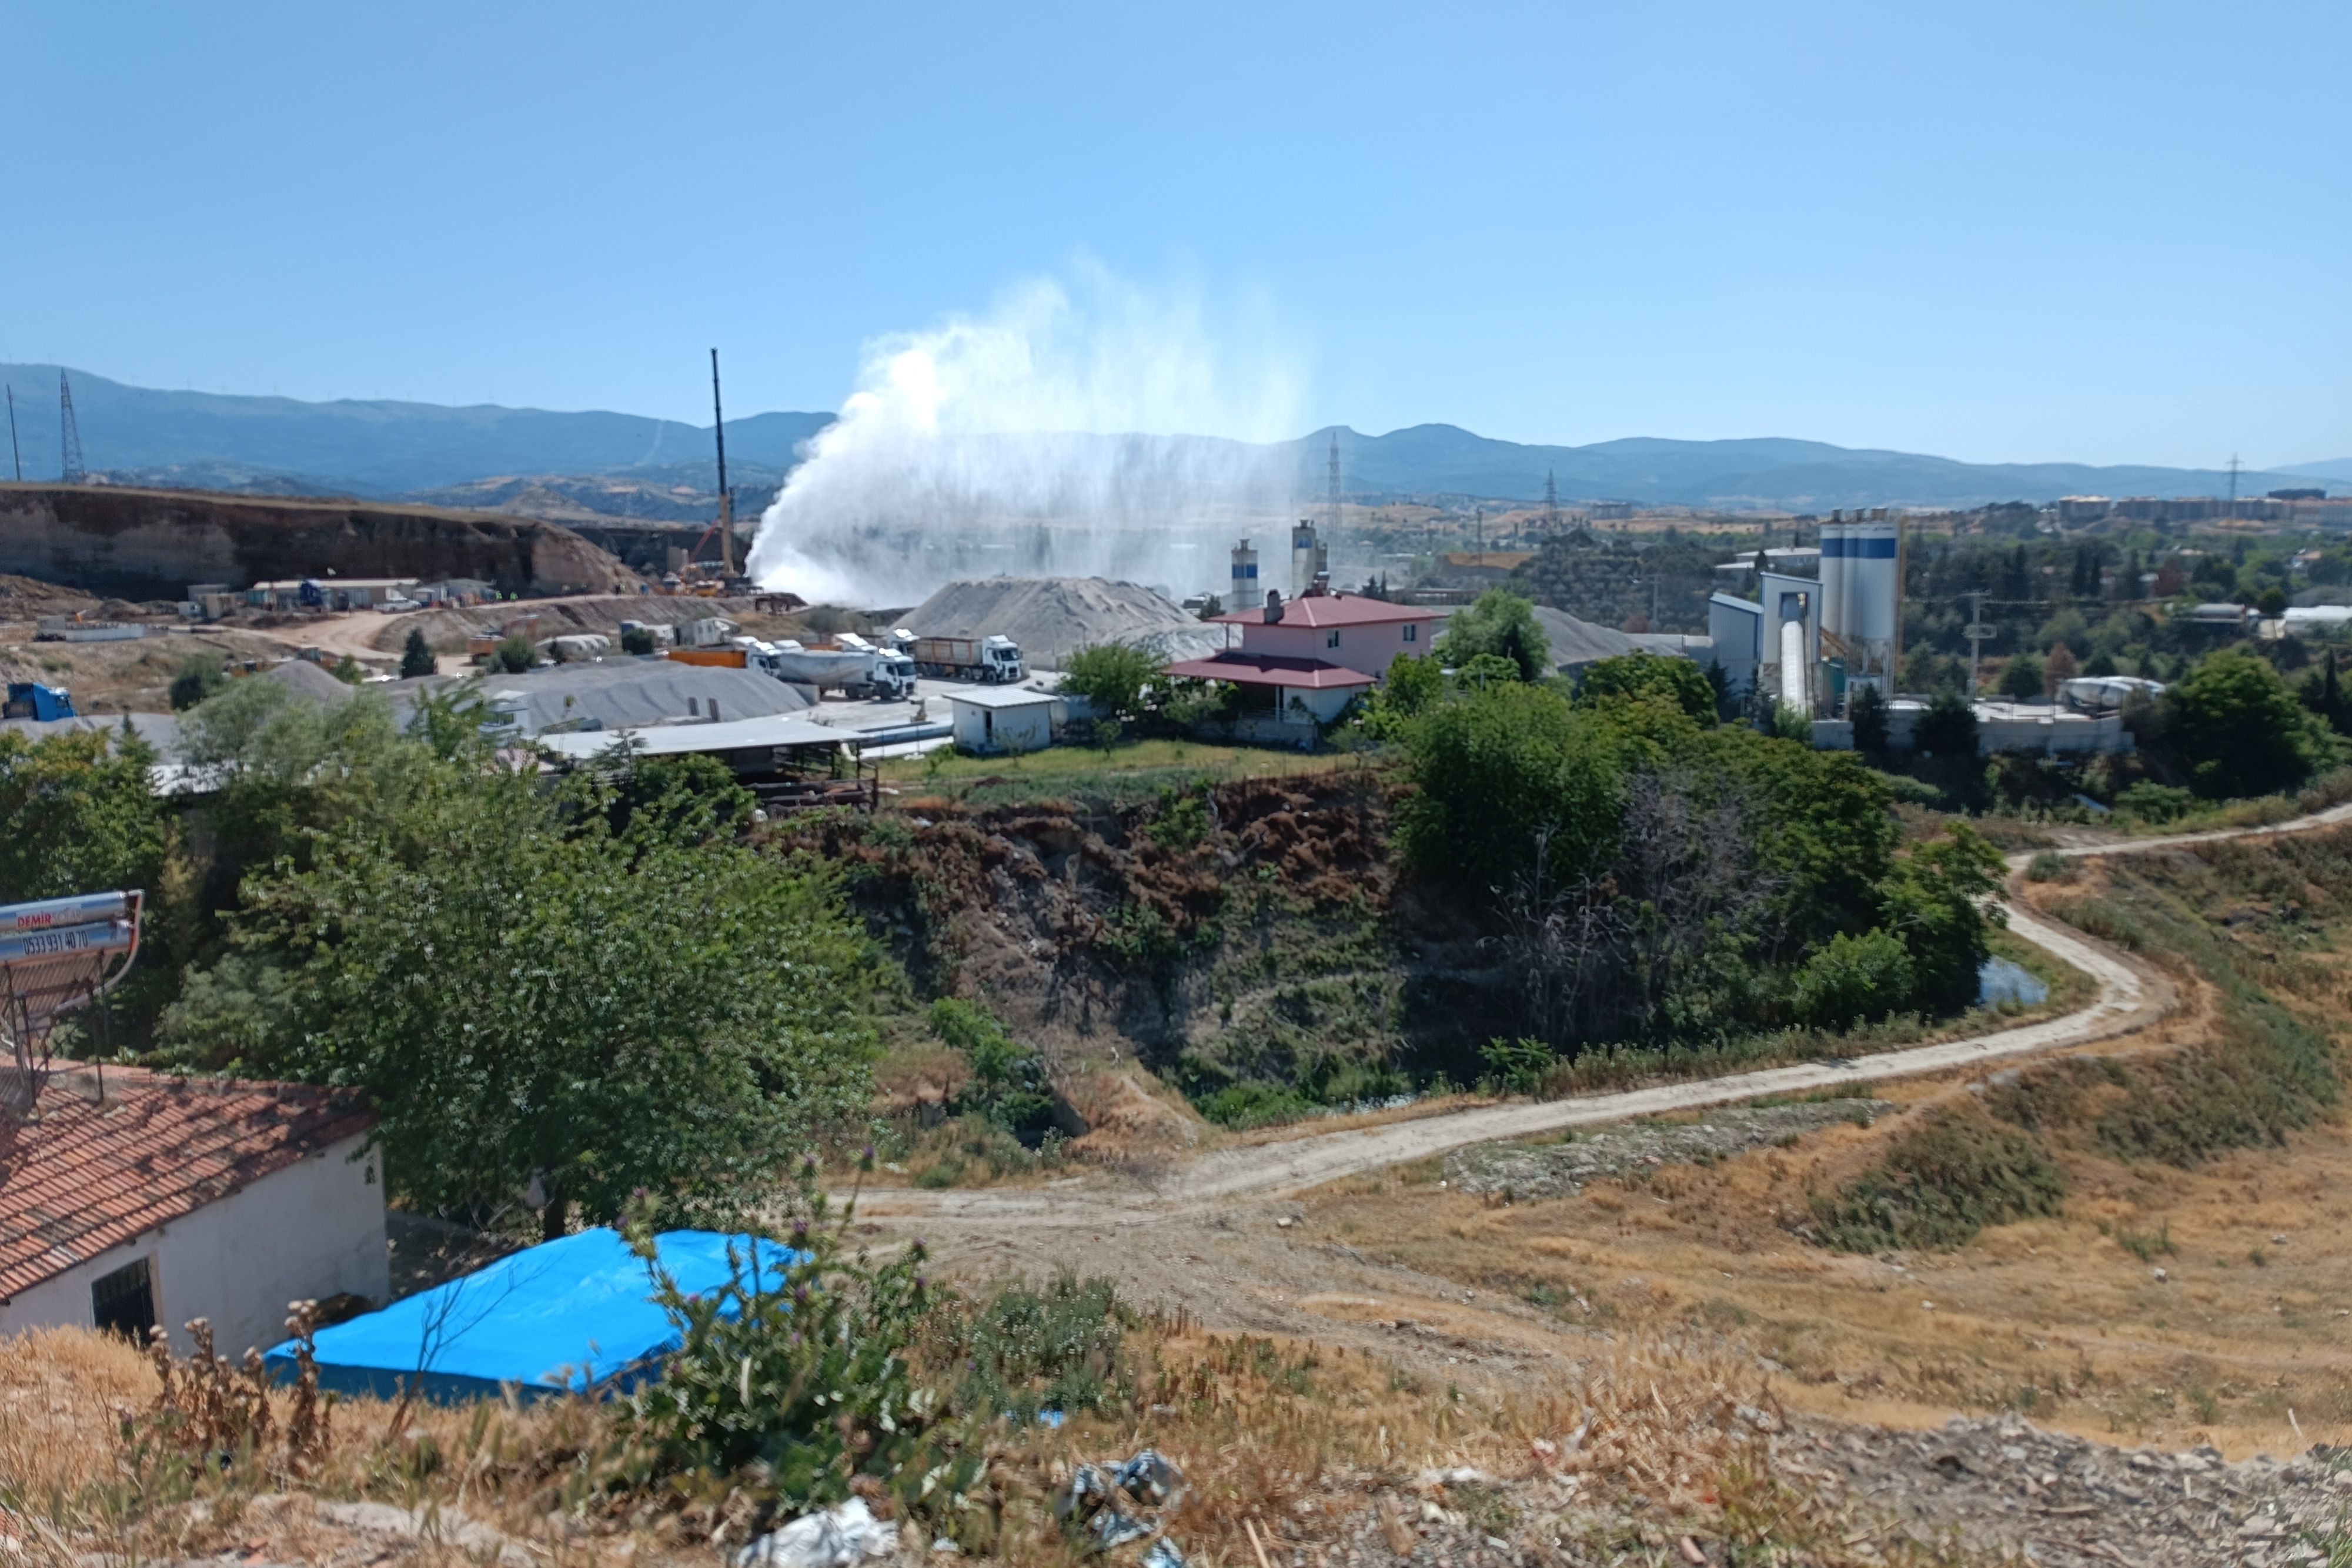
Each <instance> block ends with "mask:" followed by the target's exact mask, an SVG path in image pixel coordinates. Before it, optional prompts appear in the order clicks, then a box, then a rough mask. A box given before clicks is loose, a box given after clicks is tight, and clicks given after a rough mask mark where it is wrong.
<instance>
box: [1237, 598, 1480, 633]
mask: <svg viewBox="0 0 2352 1568" xmlns="http://www.w3.org/2000/svg"><path fill="white" fill-rule="evenodd" d="M1214 619H1216V620H1218V621H1222V622H1227V623H1229V624H1232V625H1235V626H1247V625H1252V624H1259V625H1263V624H1266V623H1267V622H1266V619H1265V606H1264V605H1262V604H1260V605H1253V606H1252V607H1251V608H1249V609H1247V610H1235V611H1232V612H1228V613H1226V614H1223V615H1219V616H1216V617H1214ZM1436 619H1437V614H1436V612H1434V611H1433V610H1430V609H1428V608H1427V607H1426V606H1423V605H1419V604H1391V603H1390V602H1389V601H1387V600H1385V599H1366V598H1365V597H1364V596H1363V595H1361V594H1360V593H1308V594H1303V595H1301V596H1300V597H1298V598H1297V599H1286V600H1284V601H1283V603H1282V619H1281V621H1280V622H1275V624H1278V625H1283V626H1316V627H1322V626H1377V625H1380V624H1381V623H1382V622H1391V623H1393V622H1400V621H1434V620H1436Z"/></svg>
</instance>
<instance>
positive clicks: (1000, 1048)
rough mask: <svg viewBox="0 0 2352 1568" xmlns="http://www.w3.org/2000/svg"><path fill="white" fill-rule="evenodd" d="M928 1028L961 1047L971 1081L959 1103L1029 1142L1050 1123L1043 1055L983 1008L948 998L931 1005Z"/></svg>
mask: <svg viewBox="0 0 2352 1568" xmlns="http://www.w3.org/2000/svg"><path fill="white" fill-rule="evenodd" d="M929 1021H930V1026H931V1032H932V1033H933V1034H935V1035H937V1036H939V1038H940V1040H941V1042H942V1043H944V1044H947V1045H950V1046H952V1047H953V1048H954V1049H956V1050H957V1051H961V1052H963V1055H964V1060H965V1061H967V1062H968V1063H970V1064H971V1084H970V1085H969V1086H968V1087H967V1088H966V1089H965V1091H964V1092H963V1095H962V1097H961V1108H962V1109H964V1110H966V1111H971V1112H976V1113H979V1114H981V1115H982V1116H985V1117H987V1118H988V1120H989V1121H990V1122H991V1123H992V1124H995V1125H996V1126H999V1127H1002V1128H1003V1129H1004V1130H1005V1131H1006V1132H1008V1133H1011V1134H1013V1135H1014V1136H1015V1137H1017V1138H1019V1139H1020V1140H1021V1141H1022V1142H1023V1143H1024V1144H1025V1145H1029V1146H1031V1147H1034V1146H1035V1145H1037V1144H1038V1143H1039V1142H1040V1141H1042V1140H1043V1139H1044V1137H1045V1134H1046V1133H1047V1132H1048V1131H1050V1130H1051V1129H1052V1127H1053V1124H1054V1097H1053V1095H1052V1093H1051V1092H1048V1089H1047V1087H1046V1081H1045V1058H1044V1057H1043V1056H1041V1055H1039V1054H1038V1052H1037V1051H1036V1050H1035V1049H1034V1047H1031V1046H1027V1045H1024V1044H1023V1043H1022V1042H1021V1041H1019V1040H1014V1039H1013V1036H1012V1035H1011V1034H1009V1033H1008V1032H1006V1030H1005V1028H1004V1026H1003V1024H1001V1023H999V1022H998V1021H997V1020H996V1019H995V1018H994V1017H993V1016H992V1014H990V1013H989V1012H988V1010H987V1009H984V1008H980V1007H975V1006H974V1005H973V1004H971V1002H967V1001H961V1000H959V999H957V998H952V997H942V998H940V999H939V1000H938V1001H935V1002H933V1003H932V1004H931V1011H930V1020H929Z"/></svg>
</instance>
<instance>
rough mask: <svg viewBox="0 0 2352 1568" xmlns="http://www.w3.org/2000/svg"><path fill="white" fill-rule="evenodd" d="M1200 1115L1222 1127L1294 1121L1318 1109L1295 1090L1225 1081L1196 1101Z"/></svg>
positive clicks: (1269, 1125) (1310, 1100) (1265, 1124)
mask: <svg viewBox="0 0 2352 1568" xmlns="http://www.w3.org/2000/svg"><path fill="white" fill-rule="evenodd" d="M1196 1103H1197V1105H1198V1106H1199V1109H1200V1112H1201V1114H1202V1116H1203V1117H1205V1118H1207V1119H1208V1120H1210V1121H1212V1122H1214V1123H1216V1124H1218V1125H1219V1126H1223V1127H1241V1128H1246V1127H1271V1126H1273V1125H1274V1124H1276V1123H1277V1122H1296V1121H1297V1120H1298V1119H1299V1118H1300V1117H1302V1116H1311V1115H1313V1114H1314V1113H1316V1111H1317V1110H1318V1108H1319V1107H1318V1105H1317V1104H1316V1103H1315V1102H1314V1101H1313V1100H1312V1099H1310V1098H1308V1097H1307V1095H1305V1094H1302V1093H1300V1092H1298V1091H1297V1090H1296V1089H1285V1088H1277V1087H1276V1086H1275V1085H1273V1084H1271V1083H1229V1084H1227V1085H1225V1087H1223V1089H1220V1090H1218V1091H1216V1092H1214V1093H1212V1094H1209V1095H1207V1096H1205V1097H1204V1098H1202V1099H1201V1100H1200V1101H1198V1102H1196Z"/></svg>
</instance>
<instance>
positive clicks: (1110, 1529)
mask: <svg viewBox="0 0 2352 1568" xmlns="http://www.w3.org/2000/svg"><path fill="white" fill-rule="evenodd" d="M1150 1533H1151V1526H1150V1525H1149V1524H1146V1523H1145V1522H1144V1521H1141V1520H1139V1519H1138V1518H1136V1517H1135V1515H1133V1514H1131V1513H1128V1512H1126V1511H1123V1510H1120V1509H1116V1508H1107V1509H1104V1510H1103V1511H1101V1512H1099V1513H1097V1514H1096V1515H1095V1517H1094V1519H1093V1521H1091V1522H1090V1523H1088V1524H1087V1534H1089V1535H1091V1536H1093V1537H1094V1538H1095V1545H1096V1547H1097V1549H1099V1550H1101V1551H1104V1552H1108V1551H1109V1550H1110V1549H1111V1548H1112V1547H1114V1546H1124V1545H1126V1544H1127V1543H1128V1542H1130V1541H1140V1540H1142V1539H1143V1538H1144V1537H1145V1536H1147V1535H1149V1534H1150Z"/></svg>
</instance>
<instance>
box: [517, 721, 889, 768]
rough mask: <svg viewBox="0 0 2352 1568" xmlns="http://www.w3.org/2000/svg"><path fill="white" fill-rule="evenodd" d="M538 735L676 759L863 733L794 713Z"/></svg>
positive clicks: (848, 739)
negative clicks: (688, 755) (708, 722)
mask: <svg viewBox="0 0 2352 1568" xmlns="http://www.w3.org/2000/svg"><path fill="white" fill-rule="evenodd" d="M537 738H538V744H539V745H541V746H543V747H547V749H549V750H550V751H553V752H557V753H560V754H561V755H562V756H565V757H572V758H590V757H594V756H595V755H597V754H598V753H599V752H602V751H604V750H607V749H609V748H610V747H614V746H618V745H620V744H622V743H624V742H625V743H627V745H628V747H629V748H630V749H631V750H632V751H635V752H637V753H639V754H641V755H643V756H646V757H677V756H681V755H683V754H685V753H688V752H713V751H755V750H758V749H759V748H760V747H776V746H826V747H836V746H844V745H848V746H855V745H856V744H857V743H858V741H859V740H860V739H861V738H862V737H860V736H859V735H858V734H857V733H856V731H854V730H839V729H833V728H830V727H826V726H824V725H821V724H816V723H813V722H811V721H810V720H808V719H804V718H794V717H793V716H791V715H789V714H772V715H770V716H767V717H765V718H737V719H726V720H723V721H721V722H719V723H718V724H654V725H644V726H628V727H622V728H619V729H566V730H558V731H557V732H555V733H554V734H552V735H542V736H540V737H537Z"/></svg>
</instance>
